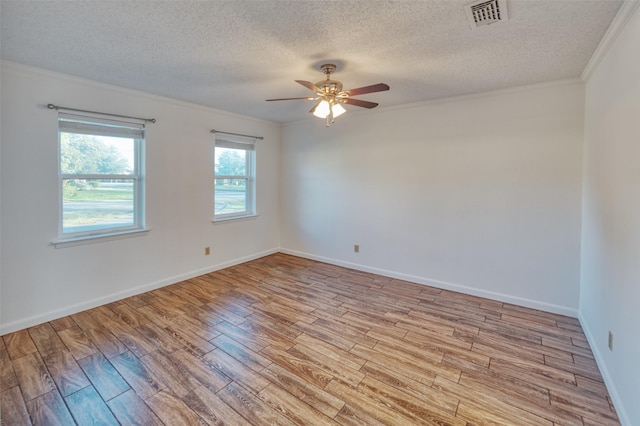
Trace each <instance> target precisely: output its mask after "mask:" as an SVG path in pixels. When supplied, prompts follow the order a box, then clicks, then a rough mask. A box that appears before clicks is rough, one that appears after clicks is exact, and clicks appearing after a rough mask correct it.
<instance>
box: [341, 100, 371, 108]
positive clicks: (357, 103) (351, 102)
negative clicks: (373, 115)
mask: <svg viewBox="0 0 640 426" xmlns="http://www.w3.org/2000/svg"><path fill="white" fill-rule="evenodd" d="M341 102H344V103H345V104H349V105H355V106H359V107H362V108H369V109H371V108H375V107H377V106H378V104H377V103H375V102H369V101H361V100H360V99H352V98H345V99H343V100H342V101H341Z"/></svg>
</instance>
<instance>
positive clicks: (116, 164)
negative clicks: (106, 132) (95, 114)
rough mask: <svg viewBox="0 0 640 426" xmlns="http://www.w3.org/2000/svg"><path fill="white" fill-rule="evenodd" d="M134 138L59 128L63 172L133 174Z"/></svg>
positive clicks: (61, 168)
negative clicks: (84, 133) (75, 131)
mask: <svg viewBox="0 0 640 426" xmlns="http://www.w3.org/2000/svg"><path fill="white" fill-rule="evenodd" d="M134 151H135V139H132V138H119V137H110V136H95V135H82V134H78V133H66V132H60V171H61V172H62V173H63V174H131V173H133V170H134Z"/></svg>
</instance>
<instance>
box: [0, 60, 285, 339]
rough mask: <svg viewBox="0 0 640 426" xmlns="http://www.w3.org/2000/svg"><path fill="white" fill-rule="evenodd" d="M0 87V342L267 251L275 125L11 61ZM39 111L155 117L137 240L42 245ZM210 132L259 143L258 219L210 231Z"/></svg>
mask: <svg viewBox="0 0 640 426" xmlns="http://www.w3.org/2000/svg"><path fill="white" fill-rule="evenodd" d="M1 84H2V154H1V160H2V168H1V172H2V188H1V191H2V214H1V220H2V226H1V235H2V271H1V273H2V275H1V278H2V282H1V285H2V288H1V300H2V303H1V305H2V306H1V308H2V313H1V315H2V316H1V319H0V323H1V325H2V327H1V329H0V334H4V333H7V332H10V331H13V330H17V329H21V328H24V327H27V326H30V325H34V324H37V323H40V322H43V321H46V320H50V319H53V318H56V317H60V316H62V315H64V314H68V313H70V312H75V311H79V310H82V309H86V308H88V307H92V306H95V305H98V304H101V303H105V302H108V301H111V300H115V299H118V298H121V297H124V296H126V295H129V294H133V293H138V292H142V291H145V290H148V289H151V288H154V287H158V286H162V285H165V284H168V283H172V282H176V281H179V280H181V279H183V278H186V277H190V276H194V275H198V274H201V273H204V272H208V271H211V270H214V269H217V268H219V267H221V266H224V265H228V264H232V263H235V262H239V261H242V260H247V259H249V258H253V257H257V256H260V255H263V254H266V253H269V252H272V251H276V250H277V249H278V247H279V229H278V226H279V220H278V217H279V172H278V169H279V149H280V147H279V145H280V138H281V131H280V126H278V125H276V124H273V123H268V122H264V121H260V120H255V119H251V118H247V117H242V116H237V115H232V114H229V113H225V112H222V111H219V110H215V109H211V108H205V107H202V106H197V105H191V104H187V103H182V102H177V101H173V100H169V99H165V98H160V97H156V96H151V95H146V94H143V93H139V92H134V91H129V90H124V89H119V88H116V87H110V86H106V85H101V84H97V83H93V82H88V81H84V80H80V79H75V78H72V77H68V76H62V75H59V74H54V73H49V72H46V71H43V70H37V69H33V68H29V67H24V66H20V65H17V64H11V63H3V64H2V81H1ZM47 103H54V104H58V105H63V106H68V107H72V108H81V109H88V110H94V111H102V112H111V113H116V114H125V115H133V116H141V117H153V118H156V119H157V120H158V121H157V123H156V124H149V125H148V127H147V145H146V151H147V158H146V170H147V186H146V188H147V224H148V226H149V227H150V228H151V232H149V233H148V234H147V235H146V236H139V237H134V238H127V239H120V240H117V241H108V242H101V243H97V244H89V245H82V246H75V247H66V248H58V249H56V248H54V247H53V246H51V245H50V242H51V241H53V240H54V239H56V237H57V221H58V201H57V197H58V188H57V113H56V112H55V111H52V110H48V109H46V108H45V107H44V105H46V104H47ZM212 128H215V129H218V130H225V131H230V132H237V133H244V134H253V135H262V136H264V137H265V140H264V141H258V142H257V148H256V149H257V176H258V188H257V206H258V213H259V217H257V218H255V219H249V220H243V221H240V222H235V223H217V224H215V225H214V224H213V223H212V222H211V218H212V207H211V206H212V198H213V193H212V191H213V185H212V170H213V155H212V149H213V140H214V138H213V135H211V134H210V133H209V130H210V129H212ZM205 246H211V250H212V254H211V255H210V256H207V257H205V256H204V247H205Z"/></svg>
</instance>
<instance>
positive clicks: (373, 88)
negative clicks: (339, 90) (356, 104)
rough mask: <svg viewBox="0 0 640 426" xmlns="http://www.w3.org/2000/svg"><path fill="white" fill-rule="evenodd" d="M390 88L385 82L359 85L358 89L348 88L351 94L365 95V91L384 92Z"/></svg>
mask: <svg viewBox="0 0 640 426" xmlns="http://www.w3.org/2000/svg"><path fill="white" fill-rule="evenodd" d="M385 90H389V85H388V84H384V83H378V84H372V85H371V86H364V87H358V88H357V89H351V90H347V93H348V94H349V96H358V95H364V94H365V93H374V92H384V91H385Z"/></svg>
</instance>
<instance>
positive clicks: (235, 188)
mask: <svg viewBox="0 0 640 426" xmlns="http://www.w3.org/2000/svg"><path fill="white" fill-rule="evenodd" d="M214 157H215V161H214V195H213V202H214V209H213V210H214V214H213V218H214V220H216V219H232V218H238V217H246V216H253V215H255V213H256V211H255V140H254V139H251V138H241V137H235V136H234V137H228V136H224V137H220V136H218V137H216V145H215V149H214Z"/></svg>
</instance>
